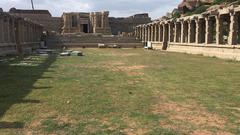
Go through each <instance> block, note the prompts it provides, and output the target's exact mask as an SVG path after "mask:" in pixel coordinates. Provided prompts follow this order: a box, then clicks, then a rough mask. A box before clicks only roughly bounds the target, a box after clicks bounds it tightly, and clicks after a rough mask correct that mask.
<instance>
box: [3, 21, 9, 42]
mask: <svg viewBox="0 0 240 135" xmlns="http://www.w3.org/2000/svg"><path fill="white" fill-rule="evenodd" d="M4 24H5V25H4V28H5V32H4V35H5V39H4V40H5V42H6V43H9V42H10V29H9V18H8V17H6V18H5V23H4Z"/></svg>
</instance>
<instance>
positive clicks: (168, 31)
mask: <svg viewBox="0 0 240 135" xmlns="http://www.w3.org/2000/svg"><path fill="white" fill-rule="evenodd" d="M135 35H136V37H137V38H139V39H141V40H142V41H143V42H144V43H145V44H146V43H147V44H148V46H150V47H152V48H153V49H162V50H168V51H174V52H184V53H192V54H203V55H207V56H215V57H220V58H229V59H235V60H240V46H239V45H240V6H239V5H232V6H229V7H225V8H223V9H215V10H210V11H207V12H204V13H202V14H197V15H192V16H187V17H182V18H178V19H169V20H162V21H155V22H152V23H148V24H144V25H139V26H137V27H136V30H135Z"/></svg>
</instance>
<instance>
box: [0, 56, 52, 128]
mask: <svg viewBox="0 0 240 135" xmlns="http://www.w3.org/2000/svg"><path fill="white" fill-rule="evenodd" d="M56 58H57V56H54V55H51V56H28V57H23V58H5V60H2V61H1V62H0V69H1V70H0V129H7V128H17V129H18V128H23V127H24V123H22V122H7V121H1V119H2V118H3V116H4V114H5V113H6V112H7V111H8V109H9V108H10V107H11V106H12V105H14V104H25V103H31V104H37V103H40V102H41V101H39V100H36V99H24V98H25V97H26V96H27V95H28V94H29V93H31V91H32V90H33V89H37V90H41V89H46V88H48V87H34V86H33V85H34V83H35V82H36V81H37V80H38V79H51V77H42V75H43V73H44V72H47V70H48V68H49V67H50V66H51V65H52V63H53V62H54V61H55V60H56Z"/></svg>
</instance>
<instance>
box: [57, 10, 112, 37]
mask: <svg viewBox="0 0 240 135" xmlns="http://www.w3.org/2000/svg"><path fill="white" fill-rule="evenodd" d="M108 16H109V12H108V11H103V12H91V13H83V12H77V13H76V12H75V13H74V12H72V13H63V16H62V18H63V22H64V26H63V27H62V30H63V31H62V33H102V34H106V35H111V28H110V26H109V19H108Z"/></svg>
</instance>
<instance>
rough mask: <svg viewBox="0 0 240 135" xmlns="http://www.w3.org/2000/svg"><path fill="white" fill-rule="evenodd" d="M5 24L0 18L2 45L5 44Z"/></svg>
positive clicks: (0, 41)
mask: <svg viewBox="0 0 240 135" xmlns="http://www.w3.org/2000/svg"><path fill="white" fill-rule="evenodd" d="M3 27H4V22H3V17H2V16H0V43H3V42H4V31H3V30H4V29H3Z"/></svg>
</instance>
